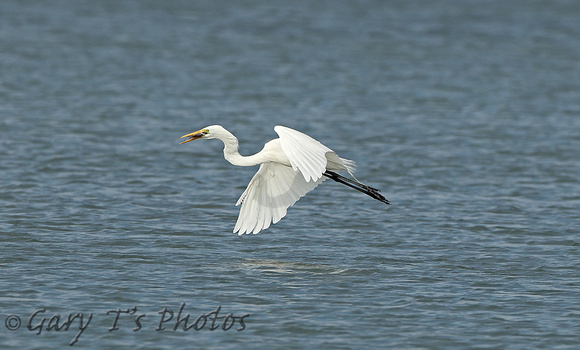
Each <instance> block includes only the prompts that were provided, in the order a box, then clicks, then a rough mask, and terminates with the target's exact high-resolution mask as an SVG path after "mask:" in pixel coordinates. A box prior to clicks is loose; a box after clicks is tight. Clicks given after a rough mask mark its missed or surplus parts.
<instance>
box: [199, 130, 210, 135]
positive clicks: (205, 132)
mask: <svg viewBox="0 0 580 350" xmlns="http://www.w3.org/2000/svg"><path fill="white" fill-rule="evenodd" d="M201 132H202V133H204V134H205V135H207V134H209V130H207V129H203V130H202V131H201Z"/></svg>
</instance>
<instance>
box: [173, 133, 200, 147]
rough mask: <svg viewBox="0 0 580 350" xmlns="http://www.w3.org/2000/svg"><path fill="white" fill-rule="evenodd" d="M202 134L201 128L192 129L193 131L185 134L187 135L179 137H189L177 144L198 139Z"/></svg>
mask: <svg viewBox="0 0 580 350" xmlns="http://www.w3.org/2000/svg"><path fill="white" fill-rule="evenodd" d="M203 135H204V133H203V132H201V130H198V131H194V132H192V133H190V134H187V135H183V136H181V137H180V139H182V138H185V137H189V138H188V139H187V140H185V141H182V142H180V143H179V144H180V145H181V144H182V143H186V142H189V141H193V140H197V139H200V138H202V137H203Z"/></svg>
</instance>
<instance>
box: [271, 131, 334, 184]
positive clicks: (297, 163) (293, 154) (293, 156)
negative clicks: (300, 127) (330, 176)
mask: <svg viewBox="0 0 580 350" xmlns="http://www.w3.org/2000/svg"><path fill="white" fill-rule="evenodd" d="M274 131H276V133H277V134H278V135H279V136H280V145H281V146H282V151H284V153H285V154H286V157H288V160H289V161H290V164H291V165H292V169H294V171H300V172H301V173H302V175H303V176H304V180H306V181H311V180H312V181H316V180H318V179H320V178H321V177H322V173H324V172H325V171H326V164H327V159H326V153H328V152H332V153H334V152H333V151H332V150H331V149H330V148H328V147H326V146H325V145H323V144H322V143H320V142H318V141H316V140H315V139H313V138H312V137H310V136H308V135H306V134H303V133H301V132H300V131H296V130H294V129H290V128H287V127H285V126H280V125H277V126H275V127H274ZM337 158H338V157H337Z"/></svg>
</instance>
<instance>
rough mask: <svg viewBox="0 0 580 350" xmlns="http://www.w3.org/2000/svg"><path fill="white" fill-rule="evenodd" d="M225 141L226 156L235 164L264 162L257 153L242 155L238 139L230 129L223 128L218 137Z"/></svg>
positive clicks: (249, 164)
mask: <svg viewBox="0 0 580 350" xmlns="http://www.w3.org/2000/svg"><path fill="white" fill-rule="evenodd" d="M216 138H218V139H219V140H221V141H222V142H223V143H224V158H225V159H226V160H227V161H228V162H230V163H231V164H233V165H237V166H253V165H258V164H261V163H262V160H261V159H260V157H258V156H257V154H255V155H253V156H248V157H245V156H242V155H241V154H240V152H239V151H238V150H239V143H238V139H237V138H236V137H235V136H234V135H233V134H232V133H231V132H229V131H227V130H225V129H223V131H222V132H221V133H220V135H219V136H218V137H216Z"/></svg>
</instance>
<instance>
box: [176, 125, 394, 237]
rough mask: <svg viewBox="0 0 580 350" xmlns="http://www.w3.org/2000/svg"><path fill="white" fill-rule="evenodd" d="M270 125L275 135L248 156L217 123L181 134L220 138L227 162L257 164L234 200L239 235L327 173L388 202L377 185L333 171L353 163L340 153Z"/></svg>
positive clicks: (280, 211) (265, 223)
mask: <svg viewBox="0 0 580 350" xmlns="http://www.w3.org/2000/svg"><path fill="white" fill-rule="evenodd" d="M274 130H275V131H276V133H278V135H279V138H277V139H274V140H271V141H269V142H267V143H266V144H265V145H264V148H263V149H262V150H261V151H260V152H258V153H256V154H254V155H251V156H242V155H240V153H239V143H238V139H237V138H236V137H235V136H234V135H233V134H232V133H230V132H229V131H227V130H226V129H225V128H223V127H222V126H220V125H212V126H208V127H206V128H204V129H201V130H199V131H196V132H193V133H190V134H187V135H184V136H182V138H184V137H188V139H187V140H185V141H183V142H182V143H185V142H189V141H193V140H196V139H199V138H206V139H212V138H215V139H219V140H221V141H222V142H223V143H224V158H225V159H226V160H227V161H228V162H230V163H231V164H233V165H238V166H254V165H260V169H259V170H258V172H257V173H256V174H255V175H254V177H253V178H252V180H251V181H250V183H249V184H248V187H247V188H246V190H245V191H244V193H242V195H241V196H240V199H239V200H238V202H237V203H236V205H240V204H241V205H242V207H241V209H240V215H239V217H238V221H237V222H236V226H235V228H234V232H238V234H240V235H241V234H244V233H254V234H255V233H258V232H260V231H261V230H263V229H266V228H268V227H269V226H270V224H272V223H274V224H275V223H277V222H278V221H280V219H282V218H283V217H284V216H285V215H286V210H287V208H288V207H290V206H292V205H293V204H294V203H296V201H297V200H298V199H300V198H301V197H303V196H304V195H305V194H306V193H308V192H309V191H311V190H313V189H314V188H315V187H316V186H318V185H319V184H320V183H322V181H324V180H325V179H326V178H332V179H333V180H335V181H337V182H341V183H343V184H346V185H348V186H350V187H353V188H355V189H357V190H359V191H361V192H363V193H365V194H367V195H369V196H371V197H373V198H375V199H378V200H380V201H382V202H384V203H386V204H389V203H388V201H387V200H386V199H385V198H384V197H383V196H382V195H381V194H380V193H378V192H380V191H379V190H377V189H374V188H372V187H368V186H366V185H364V184H362V183H360V182H359V181H358V180H357V181H356V182H355V181H353V180H350V179H347V178H344V177H342V176H340V175H338V174H336V173H335V172H334V171H340V170H346V171H347V172H348V173H349V174H351V176H352V172H353V171H354V166H355V165H354V162H353V161H350V160H348V159H344V158H340V157H339V156H338V155H337V154H336V153H335V152H334V151H332V150H331V149H330V148H328V147H326V146H324V145H323V144H322V143H320V142H318V141H316V140H315V139H313V138H311V137H310V136H308V135H306V134H303V133H301V132H299V131H296V130H293V129H290V128H287V127H284V126H280V125H278V126H276V127H275V128H274ZM353 177H354V176H353Z"/></svg>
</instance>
